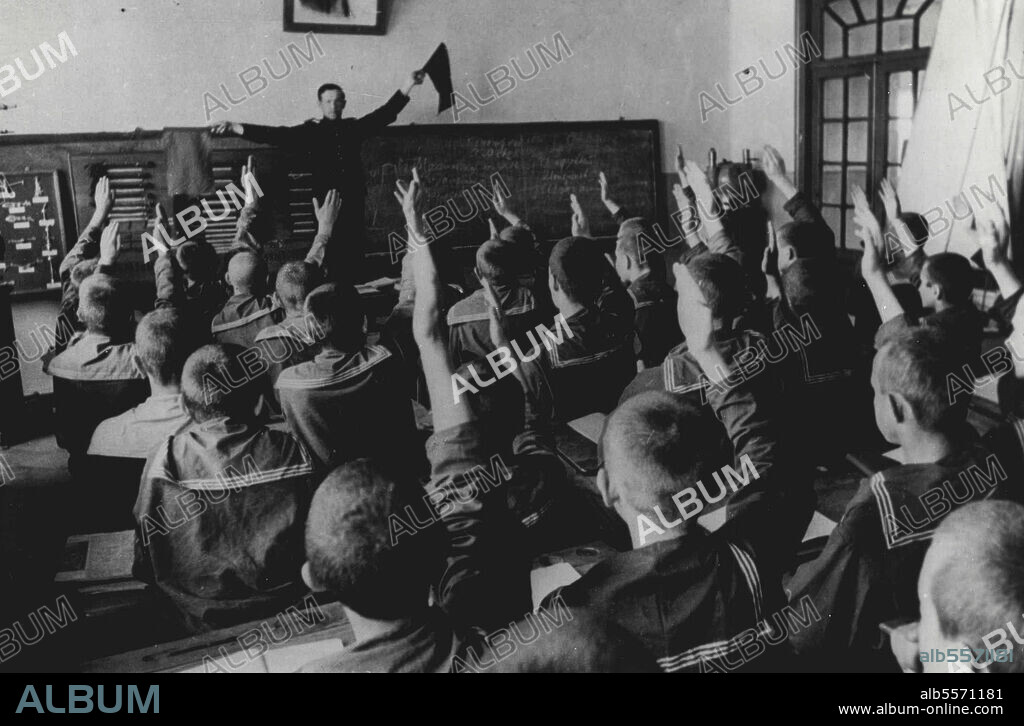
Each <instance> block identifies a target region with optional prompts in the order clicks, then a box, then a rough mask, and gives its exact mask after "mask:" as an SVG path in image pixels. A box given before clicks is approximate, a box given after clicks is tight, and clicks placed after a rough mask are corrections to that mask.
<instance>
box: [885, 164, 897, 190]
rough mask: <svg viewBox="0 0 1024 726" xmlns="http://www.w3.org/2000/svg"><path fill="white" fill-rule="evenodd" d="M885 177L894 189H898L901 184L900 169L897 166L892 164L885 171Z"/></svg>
mask: <svg viewBox="0 0 1024 726" xmlns="http://www.w3.org/2000/svg"><path fill="white" fill-rule="evenodd" d="M885 176H886V177H888V179H889V181H890V182H891V183H892V185H893V186H894V187H898V186H899V183H900V167H899V166H897V165H896V164H890V165H889V166H888V167H886V169H885Z"/></svg>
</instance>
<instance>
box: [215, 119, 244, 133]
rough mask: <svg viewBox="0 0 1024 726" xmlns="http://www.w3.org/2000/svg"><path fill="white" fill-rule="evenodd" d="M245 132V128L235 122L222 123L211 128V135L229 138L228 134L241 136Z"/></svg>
mask: <svg viewBox="0 0 1024 726" xmlns="http://www.w3.org/2000/svg"><path fill="white" fill-rule="evenodd" d="M243 131H244V127H243V126H242V124H240V123H236V122H234V121H221V122H220V123H218V124H213V125H212V126H210V133H211V134H213V135H214V136H227V135H228V134H234V135H235V136H241V135H242V132H243Z"/></svg>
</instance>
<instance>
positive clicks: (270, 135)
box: [242, 123, 310, 149]
mask: <svg viewBox="0 0 1024 726" xmlns="http://www.w3.org/2000/svg"><path fill="white" fill-rule="evenodd" d="M242 129H243V131H242V138H243V139H248V140H249V141H255V142H256V143H258V144H273V145H274V146H281V147H284V148H291V149H297V148H302V147H305V146H306V145H307V144H308V143H309V131H310V129H309V125H308V124H305V123H304V124H299V125H298V126H259V125H258V124H242Z"/></svg>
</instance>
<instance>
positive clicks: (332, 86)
mask: <svg viewBox="0 0 1024 726" xmlns="http://www.w3.org/2000/svg"><path fill="white" fill-rule="evenodd" d="M328 91H337V92H338V93H340V94H341V98H342V99H343V100H344V98H345V92H344V91H343V90H341V86H339V85H338V84H337V83H325V84H324V85H322V86H320V88H318V89H316V100H317V101H322V100H323V99H324V94H325V93H327V92H328Z"/></svg>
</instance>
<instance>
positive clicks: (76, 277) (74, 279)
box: [71, 257, 99, 288]
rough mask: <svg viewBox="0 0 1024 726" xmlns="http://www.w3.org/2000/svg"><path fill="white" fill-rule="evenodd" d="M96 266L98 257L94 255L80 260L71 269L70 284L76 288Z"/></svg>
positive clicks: (97, 265)
mask: <svg viewBox="0 0 1024 726" xmlns="http://www.w3.org/2000/svg"><path fill="white" fill-rule="evenodd" d="M97 267H99V259H98V258H96V257H93V258H91V259H88V260H82V261H81V262H79V263H78V264H77V265H75V266H74V268H73V269H72V270H71V284H72V285H73V286H74V287H76V288H78V287H81V286H82V281H83V280H84V279H85V278H87V277H89V275H91V274H92V273H94V272H96V268H97Z"/></svg>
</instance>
